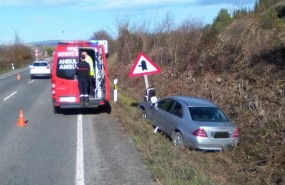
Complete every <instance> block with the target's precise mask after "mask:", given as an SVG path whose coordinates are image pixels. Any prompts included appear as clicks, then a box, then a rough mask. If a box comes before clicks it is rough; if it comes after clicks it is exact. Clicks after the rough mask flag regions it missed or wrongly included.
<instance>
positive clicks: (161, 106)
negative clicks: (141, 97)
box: [157, 99, 173, 112]
mask: <svg viewBox="0 0 285 185" xmlns="http://www.w3.org/2000/svg"><path fill="white" fill-rule="evenodd" d="M172 103H173V100H171V99H166V100H162V101H160V102H158V104H157V108H159V109H161V110H164V111H167V112H168V111H169V109H170V108H171V105H172Z"/></svg>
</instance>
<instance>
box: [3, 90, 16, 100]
mask: <svg viewBox="0 0 285 185" xmlns="http://www.w3.org/2000/svg"><path fill="white" fill-rule="evenodd" d="M16 93H17V91H15V92H13V93H12V94H10V95H9V96H7V97H6V98H4V99H3V101H6V100H8V99H9V98H11V97H12V96H13V95H14V94H16Z"/></svg>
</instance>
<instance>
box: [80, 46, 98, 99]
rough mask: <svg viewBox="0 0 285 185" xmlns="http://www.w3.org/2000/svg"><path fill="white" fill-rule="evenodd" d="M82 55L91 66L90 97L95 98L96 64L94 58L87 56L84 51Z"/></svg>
mask: <svg viewBox="0 0 285 185" xmlns="http://www.w3.org/2000/svg"><path fill="white" fill-rule="evenodd" d="M81 54H82V55H84V56H85V60H86V62H87V63H88V64H89V66H90V72H89V95H90V97H94V85H95V84H94V83H95V82H94V76H95V71H94V63H93V60H92V58H91V57H90V56H89V55H88V54H87V52H86V51H83V52H82V53H81Z"/></svg>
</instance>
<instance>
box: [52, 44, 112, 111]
mask: <svg viewBox="0 0 285 185" xmlns="http://www.w3.org/2000/svg"><path fill="white" fill-rule="evenodd" d="M83 51H85V52H87V53H88V55H89V56H90V57H91V58H92V59H93V63H94V70H95V75H94V80H95V85H94V89H93V90H94V93H95V96H94V97H91V98H89V103H88V104H87V105H85V106H84V107H82V106H81V105H80V97H79V89H78V81H77V78H76V75H75V66H76V64H77V62H78V61H79V56H80V54H81V53H82V52H83ZM107 54H108V42H107V41H106V40H90V41H63V42H59V43H58V45H57V47H56V50H55V53H54V61H53V65H52V80H51V81H52V101H53V108H54V113H59V112H60V111H61V109H68V108H80V109H82V108H104V109H105V108H110V107H109V106H110V105H109V100H110V82H109V81H110V80H109V74H108V63H107V58H106V56H107ZM105 110H106V109H105ZM107 110H108V109H107Z"/></svg>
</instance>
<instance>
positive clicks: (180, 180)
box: [112, 93, 214, 185]
mask: <svg viewBox="0 0 285 185" xmlns="http://www.w3.org/2000/svg"><path fill="white" fill-rule="evenodd" d="M136 104H137V102H136V101H135V100H133V99H131V98H130V97H128V96H127V95H124V94H122V93H120V94H119V100H118V101H117V102H116V103H112V114H113V115H114V116H116V117H118V118H119V120H120V123H121V130H122V132H123V133H125V134H127V135H129V136H130V138H131V139H132V140H133V141H134V143H135V145H136V147H137V150H138V151H139V152H140V154H141V157H142V159H143V160H144V162H145V163H146V165H147V166H148V168H149V170H150V172H151V173H152V175H153V178H154V180H155V181H156V182H158V184H163V185H178V184H191V185H198V184H214V183H212V182H211V180H210V178H209V177H208V176H207V175H205V173H204V172H203V170H201V169H199V168H200V167H199V166H200V165H201V166H205V167H206V166H207V164H206V163H205V164H204V163H202V164H200V165H199V166H198V164H196V163H193V160H190V158H192V156H196V157H200V156H201V158H203V155H207V154H205V153H201V152H195V151H190V150H188V149H180V148H177V147H175V146H173V145H172V143H171V141H170V140H169V139H168V138H167V137H166V136H164V135H162V134H160V133H154V132H153V129H154V128H153V127H152V126H151V125H150V124H147V123H146V122H145V121H144V120H143V119H142V118H140V116H139V115H138V114H137V107H136Z"/></svg>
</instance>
